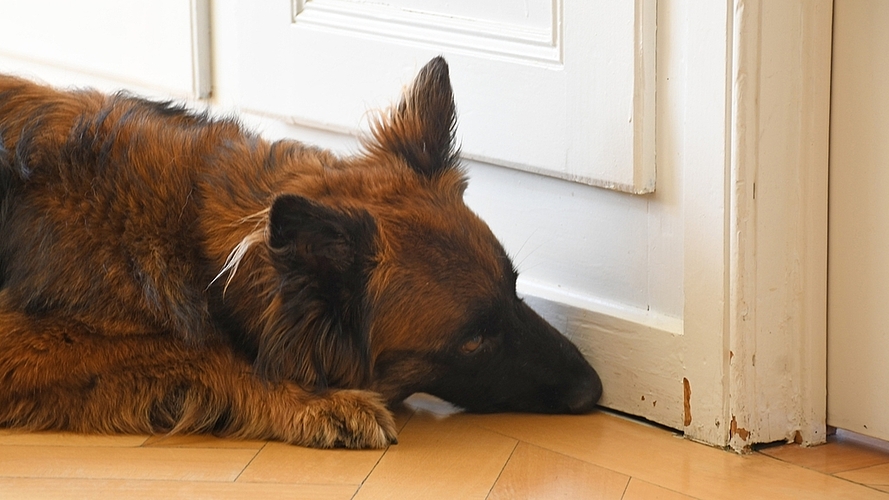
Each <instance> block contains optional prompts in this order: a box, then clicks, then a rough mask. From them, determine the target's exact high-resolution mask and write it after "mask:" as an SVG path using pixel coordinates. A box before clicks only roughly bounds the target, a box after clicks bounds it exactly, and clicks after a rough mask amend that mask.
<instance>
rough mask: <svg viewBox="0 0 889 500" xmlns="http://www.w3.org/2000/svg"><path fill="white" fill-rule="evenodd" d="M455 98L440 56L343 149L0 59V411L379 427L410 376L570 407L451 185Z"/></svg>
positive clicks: (542, 342) (249, 435)
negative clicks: (19, 70)
mask: <svg viewBox="0 0 889 500" xmlns="http://www.w3.org/2000/svg"><path fill="white" fill-rule="evenodd" d="M456 116H457V115H456V110H455V105H454V98H453V91H452V88H451V84H450V79H449V72H448V66H447V63H446V62H445V60H444V59H442V58H440V57H438V58H435V59H433V60H431V61H430V62H429V63H428V64H427V65H426V66H424V67H423V68H422V70H421V71H420V72H419V74H418V76H417V77H416V79H415V81H414V82H413V84H412V85H411V86H410V87H409V88H408V89H407V90H405V92H404V95H403V96H402V99H401V101H400V102H399V103H398V104H397V105H395V106H393V108H392V109H390V110H388V111H385V112H381V113H380V114H379V116H378V117H377V118H376V119H375V120H373V126H372V131H371V133H370V134H368V135H367V137H365V138H364V139H363V140H362V149H361V150H360V151H359V152H358V153H356V154H354V155H352V156H348V157H341V156H338V155H335V154H333V153H331V152H329V151H326V150H322V149H319V148H316V147H311V146H308V145H305V144H302V143H300V142H296V141H293V140H280V141H277V142H268V141H266V140H264V139H262V138H260V137H259V136H258V135H256V134H254V133H251V132H249V131H247V130H245V128H244V127H243V126H242V125H241V124H240V123H239V122H238V121H237V120H236V119H233V118H218V117H211V116H210V115H209V114H208V113H199V112H194V111H189V110H187V109H186V108H185V107H184V106H183V105H181V104H175V103H172V102H157V101H151V100H146V99H143V98H139V97H136V96H133V95H130V94H126V93H118V94H114V95H106V94H101V93H98V92H95V91H92V90H72V91H60V90H56V89H53V88H50V87H46V86H42V85H38V84H35V83H32V82H29V81H26V80H23V79H19V78H15V77H9V76H2V77H0V426H2V427H7V428H22V429H30V430H50V429H52V430H66V431H73V432H81V433H209V434H214V435H218V436H225V437H232V438H245V439H263V440H266V439H268V440H280V441H284V442H287V443H293V444H296V445H302V446H309V447H318V448H330V447H346V448H381V447H385V446H388V445H390V444H392V443H395V442H396V437H397V436H396V434H397V433H396V428H395V424H394V421H393V416H392V413H391V412H390V408H392V407H393V405H396V404H398V403H399V402H400V401H402V400H404V399H405V398H406V397H408V396H410V395H411V394H414V393H417V392H425V393H429V394H432V395H435V396H438V397H440V398H443V399H445V400H447V401H449V402H451V403H453V404H455V405H457V406H459V407H462V408H464V409H465V410H466V411H469V412H480V413H485V412H540V413H584V412H589V411H592V410H593V409H594V407H595V406H596V404H597V401H598V400H599V397H600V395H601V393H602V384H601V381H600V379H599V376H598V375H597V373H596V371H595V370H594V369H593V368H592V367H591V366H590V364H589V363H588V362H587V361H586V360H585V359H584V357H583V356H582V355H581V353H580V352H579V350H578V349H577V348H576V347H575V346H574V345H573V344H572V343H571V342H570V341H569V340H568V339H567V338H566V337H564V336H562V335H561V334H560V333H559V332H558V331H556V330H555V329H554V328H553V327H552V326H551V325H550V324H548V323H547V322H546V321H545V320H543V319H542V318H541V317H540V316H538V314H537V313H535V312H534V311H533V310H532V309H531V308H529V307H528V306H527V305H526V304H524V303H523V302H522V300H521V299H520V298H519V297H518V296H517V295H516V278H517V273H516V271H515V268H514V266H513V264H512V262H511V261H510V259H509V257H508V256H507V253H506V252H505V251H504V249H503V247H502V246H501V244H500V243H499V242H498V241H497V239H496V238H495V237H494V235H493V234H492V232H491V230H490V229H489V228H488V226H487V225H485V223H484V222H482V220H481V219H480V218H479V217H478V216H477V215H475V214H474V213H473V212H472V211H470V209H469V208H468V207H467V206H466V205H465V204H464V202H463V192H464V189H465V188H466V185H467V179H466V175H465V172H464V169H463V167H462V163H461V159H460V155H459V148H458V146H457V145H456V141H455V127H456Z"/></svg>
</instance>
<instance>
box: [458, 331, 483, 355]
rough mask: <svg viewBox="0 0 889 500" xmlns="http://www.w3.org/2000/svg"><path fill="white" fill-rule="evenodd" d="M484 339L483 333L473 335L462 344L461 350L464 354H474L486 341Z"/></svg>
mask: <svg viewBox="0 0 889 500" xmlns="http://www.w3.org/2000/svg"><path fill="white" fill-rule="evenodd" d="M484 341H485V339H484V337H482V336H481V335H476V336H475V337H472V338H471V339H469V340H467V341H466V342H464V343H463V345H462V346H460V351H461V352H462V353H463V354H472V353H474V352H475V351H477V350H478V348H479V347H481V346H482V343H484Z"/></svg>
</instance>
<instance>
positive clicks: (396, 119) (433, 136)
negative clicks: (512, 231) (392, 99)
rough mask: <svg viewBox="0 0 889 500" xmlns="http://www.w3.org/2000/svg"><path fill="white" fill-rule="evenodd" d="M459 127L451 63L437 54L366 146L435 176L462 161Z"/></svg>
mask: <svg viewBox="0 0 889 500" xmlns="http://www.w3.org/2000/svg"><path fill="white" fill-rule="evenodd" d="M456 127H457V110H456V108H455V106H454V93H453V91H452V89H451V80H450V77H449V75H448V63H447V62H445V60H444V58H442V57H436V58H434V59H432V60H431V61H429V62H428V63H426V66H424V67H423V68H422V69H421V70H420V73H419V74H418V75H417V78H416V79H415V80H414V83H413V84H412V85H411V87H410V88H409V89H408V90H407V91H406V92H405V94H404V96H403V97H402V100H401V102H400V103H399V104H398V106H397V107H395V108H394V109H392V110H391V111H390V112H389V114H388V115H387V116H383V117H382V118H381V119H379V120H378V121H377V122H376V123H375V124H374V126H373V141H370V142H368V143H366V144H365V145H366V147H367V148H368V149H369V150H370V151H371V152H388V153H394V154H396V155H398V156H400V157H401V158H402V159H403V160H404V161H405V162H406V163H407V164H408V165H410V167H411V168H413V169H414V170H415V171H417V172H418V173H420V174H422V175H424V176H427V177H433V176H435V175H436V174H438V173H439V172H441V171H443V170H446V169H450V168H454V167H456V166H457V165H458V164H459V152H458V149H459V148H458V147H457V145H456V143H455V138H454V133H455V131H456Z"/></svg>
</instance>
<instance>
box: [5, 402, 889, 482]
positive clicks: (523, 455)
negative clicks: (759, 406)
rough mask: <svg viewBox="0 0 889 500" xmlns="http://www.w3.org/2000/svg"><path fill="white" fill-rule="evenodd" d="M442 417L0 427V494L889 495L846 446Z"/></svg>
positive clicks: (863, 459)
mask: <svg viewBox="0 0 889 500" xmlns="http://www.w3.org/2000/svg"><path fill="white" fill-rule="evenodd" d="M449 413H451V411H450V409H449V408H448V407H447V406H445V405H443V404H441V403H438V402H436V401H432V400H430V399H427V398H414V399H413V400H412V401H411V405H410V407H408V408H405V409H404V410H402V411H401V412H400V413H399V415H398V418H399V424H400V425H401V433H400V435H399V438H398V439H399V444H397V445H394V446H392V447H390V448H389V449H388V450H379V451H346V450H334V451H319V450H309V449H305V448H298V447H294V446H287V445H282V444H278V443H265V442H237V441H224V440H218V439H213V438H206V437H172V438H167V439H160V438H157V437H145V436H110V437H107V436H106V437H102V436H76V435H68V434H28V433H18V432H13V431H0V499H4V500H5V499H16V498H27V499H32V498H66V499H67V498H77V499H83V498H120V499H127V500H130V499H132V500H135V499H141V498H160V499H164V500H167V499H173V498H188V499H194V498H213V499H229V498H247V499H250V500H264V499H274V498H288V499H291V498H306V499H340V498H344V499H348V498H356V499H369V498H397V499H411V498H420V499H424V500H426V499H436V498H446V499H464V498H480V499H481V498H492V499H501V498H521V499H526V498H546V499H552V498H602V499H623V500H638V499H669V500H672V499H688V498H696V499H702V500H703V499H723V498H724V499H732V500H736V499H754V498H763V499H784V498H786V499H809V498H812V499H814V498H824V499H831V500H838V499H843V498H848V499H855V500H864V499H871V498H873V499H886V500H889V493H886V492H889V453H887V452H886V451H881V450H879V449H877V448H871V447H868V446H865V445H862V444H858V443H856V442H854V441H849V440H843V439H840V440H837V439H836V438H834V439H833V441H832V442H831V443H829V444H827V445H825V446H821V447H816V448H810V449H805V448H800V447H798V446H796V445H786V446H778V447H770V448H767V449H765V450H762V451H760V452H757V453H752V454H749V455H745V456H739V455H735V454H733V453H730V452H726V451H722V450H718V449H714V448H710V447H707V446H704V445H701V444H696V443H692V442H689V441H686V440H684V439H682V438H680V437H677V436H675V435H674V434H673V433H671V432H670V431H667V430H664V429H659V428H655V427H652V426H648V425H644V424H641V423H639V422H635V421H631V420H628V419H625V418H622V417H620V416H617V415H613V414H609V413H604V412H597V413H594V414H591V415H586V416H539V415H465V414H449Z"/></svg>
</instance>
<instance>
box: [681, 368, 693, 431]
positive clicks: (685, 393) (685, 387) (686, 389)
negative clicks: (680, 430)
mask: <svg viewBox="0 0 889 500" xmlns="http://www.w3.org/2000/svg"><path fill="white" fill-rule="evenodd" d="M682 400H683V401H684V405H685V417H684V418H683V420H682V423H683V424H685V426H686V427H688V426H689V425H691V384H690V383H689V382H688V379H687V378H685V377H683V378H682Z"/></svg>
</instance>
